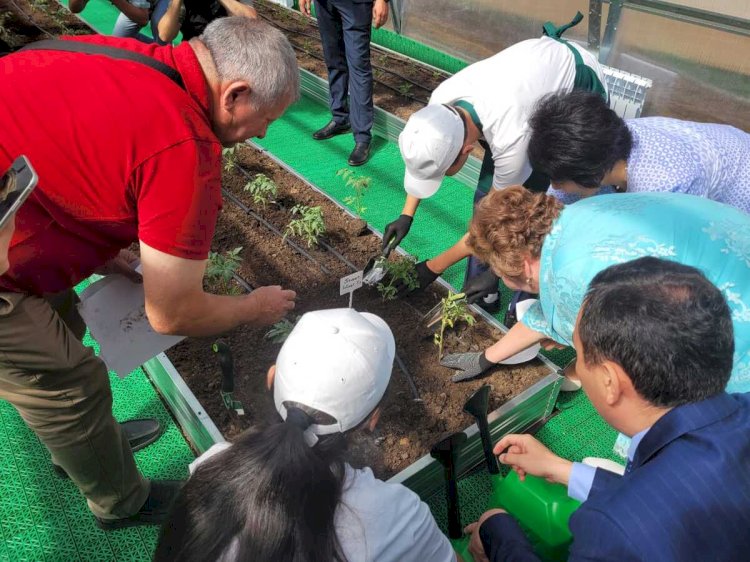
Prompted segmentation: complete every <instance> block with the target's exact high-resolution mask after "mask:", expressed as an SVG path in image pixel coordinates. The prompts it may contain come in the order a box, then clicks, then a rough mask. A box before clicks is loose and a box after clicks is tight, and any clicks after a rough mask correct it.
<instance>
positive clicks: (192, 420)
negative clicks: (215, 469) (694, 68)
mask: <svg viewBox="0 0 750 562" xmlns="http://www.w3.org/2000/svg"><path fill="white" fill-rule="evenodd" d="M143 370H144V371H145V372H146V374H147V376H148V378H149V379H150V380H151V383H152V384H153V385H154V387H156V389H157V390H158V391H159V394H161V396H162V398H163V399H164V401H165V402H166V403H167V405H168V406H169V409H170V410H171V411H172V414H173V415H174V417H175V419H176V420H177V423H178V424H179V425H180V427H181V428H182V430H183V432H184V434H185V435H186V436H187V437H188V439H189V440H190V444H191V445H192V446H193V448H194V449H195V450H197V451H198V452H199V453H203V452H205V451H206V450H207V449H208V448H209V447H211V445H213V444H214V443H219V442H221V441H224V436H223V435H222V434H221V432H220V431H219V428H217V427H216V424H215V423H214V422H213V420H212V419H211V417H210V416H209V415H208V414H207V413H206V410H205V408H203V406H201V403H200V402H199V401H198V399H197V398H196V397H195V395H194V394H193V391H192V390H190V388H189V387H188V385H187V384H185V381H184V380H183V378H182V377H181V376H180V373H179V372H177V369H176V368H175V366H174V365H172V362H171V361H170V360H169V358H168V357H167V356H166V355H165V354H164V353H160V354H159V355H157V356H156V357H154V358H153V359H149V360H148V361H146V362H145V363H144V364H143Z"/></svg>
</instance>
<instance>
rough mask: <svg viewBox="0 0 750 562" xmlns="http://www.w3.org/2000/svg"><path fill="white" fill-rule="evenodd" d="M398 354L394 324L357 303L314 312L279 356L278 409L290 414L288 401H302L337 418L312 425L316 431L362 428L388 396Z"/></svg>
mask: <svg viewBox="0 0 750 562" xmlns="http://www.w3.org/2000/svg"><path fill="white" fill-rule="evenodd" d="M395 353H396V342H395V340H394V339H393V334H392V333H391V329H390V328H389V327H388V324H386V323H385V321H384V320H383V319H382V318H380V317H378V316H375V315H374V314H369V313H367V312H357V311H356V310H354V309H352V308H337V309H330V310H317V311H314V312H308V313H307V314H305V315H304V316H302V318H300V319H299V321H298V322H297V325H296V326H295V327H294V329H293V330H292V332H291V334H289V337H288V338H287V339H286V341H285V342H284V345H283V346H282V348H281V351H280V352H279V356H278V358H277V359H276V374H275V376H274V383H273V399H274V404H275V405H276V410H277V411H278V412H279V414H281V417H282V418H284V419H286V415H287V411H286V406H285V403H287V402H297V403H299V404H304V405H305V406H309V407H310V408H314V409H315V410H318V411H320V412H324V413H326V414H328V415H329V416H331V417H333V418H335V419H336V423H334V424H330V425H312V426H310V428H309V429H308V432H310V433H312V434H314V435H328V434H332V433H344V432H345V431H348V430H350V429H352V428H354V427H357V426H358V425H359V424H360V423H362V422H363V421H364V420H365V418H367V416H368V415H369V414H370V413H372V411H373V410H374V409H375V407H376V406H377V405H378V403H379V402H380V400H381V399H382V398H383V395H384V394H385V390H386V388H387V387H388V382H389V381H390V379H391V371H392V369H393V357H394V355H395ZM306 433H307V432H306Z"/></svg>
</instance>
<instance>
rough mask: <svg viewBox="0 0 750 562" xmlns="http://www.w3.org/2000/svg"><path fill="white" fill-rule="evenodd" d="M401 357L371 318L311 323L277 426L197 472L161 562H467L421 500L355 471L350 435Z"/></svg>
mask: <svg viewBox="0 0 750 562" xmlns="http://www.w3.org/2000/svg"><path fill="white" fill-rule="evenodd" d="M394 353H395V342H394V339H393V334H392V333H391V330H390V329H389V328H388V325H387V324H386V323H385V322H384V321H383V320H382V319H380V318H379V317H377V316H375V315H373V314H368V313H366V312H363V313H359V312H356V311H355V310H353V309H349V308H344V309H334V310H320V311H316V312H308V313H307V314H305V315H304V316H302V318H301V319H300V320H299V322H298V323H297V325H296V326H295V328H294V330H293V331H292V333H291V334H290V335H289V337H288V338H287V340H286V342H285V343H284V345H283V346H282V348H281V351H280V352H279V355H278V358H277V361H276V365H274V366H272V367H271V369H270V370H269V373H268V384H269V386H271V385H273V400H274V404H275V406H276V410H277V412H278V414H279V415H278V416H274V419H272V420H269V423H268V424H267V425H264V426H256V427H253V428H251V429H249V430H247V431H246V432H245V433H243V434H242V435H241V436H240V437H239V438H238V439H237V441H236V442H235V443H234V444H233V445H231V446H230V445H229V444H228V443H220V444H217V445H214V446H213V447H212V448H211V449H209V450H208V451H207V452H206V453H205V454H204V455H203V456H201V457H200V458H198V459H197V460H196V461H195V462H194V463H193V464H192V465H191V470H192V471H193V474H192V476H191V477H190V479H189V480H188V481H187V483H186V484H185V486H184V488H183V489H182V491H181V493H180V495H179V496H178V498H177V501H176V503H175V505H174V510H173V513H172V516H171V518H170V519H169V520H168V521H167V522H166V523H165V525H164V526H163V528H162V532H161V536H160V539H159V544H158V546H157V549H156V555H155V557H154V560H155V561H156V562H161V561H167V560H169V561H178V562H180V561H181V562H187V561H204V560H221V561H222V562H232V561H240V560H256V561H261V562H265V561H274V562H280V561H286V560H294V561H295V562H313V561H320V562H331V561H332V560H336V561H348V562H363V561H373V562H375V561H377V562H409V561H423V560H429V561H430V562H454V561H456V560H458V557H457V555H456V554H455V553H454V552H453V549H452V548H451V545H450V543H449V542H448V539H447V538H446V537H445V536H444V535H442V534H441V533H440V530H439V529H438V527H437V525H436V523H435V521H434V520H433V518H432V515H431V514H430V511H429V509H428V508H427V506H426V505H425V504H424V503H422V502H421V501H420V500H419V498H418V497H417V495H416V494H414V493H413V492H411V491H410V490H408V489H407V488H406V487H404V486H402V485H400V484H388V483H386V482H382V481H380V480H378V479H377V478H375V477H374V476H373V474H372V472H371V471H370V469H369V468H365V469H362V470H358V469H355V468H353V467H352V466H351V465H349V464H348V463H347V462H346V442H347V435H348V434H349V433H350V432H351V431H353V430H355V429H357V428H369V429H370V430H372V429H373V428H374V427H375V424H376V423H377V421H378V418H379V416H380V408H379V406H378V404H379V403H380V401H381V400H382V398H383V395H384V393H385V391H386V387H387V386H388V382H389V380H390V376H391V369H392V367H393V357H394ZM459 562H460V561H459Z"/></svg>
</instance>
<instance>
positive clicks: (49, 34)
mask: <svg viewBox="0 0 750 562" xmlns="http://www.w3.org/2000/svg"><path fill="white" fill-rule="evenodd" d="M8 2H10V3H11V4H12V5H13V7H14V8H15V9H16V11H17V12H18V13H19V14H20V15H21V16H23V18H24V19H26V21H28V22H29V23H30V24H31V25H33V26H34V27H36V28H37V29H38V30H39V31H41V32H42V33H44V34H45V35H47V36H48V37H49V38H51V39H54V38H55V36H54V35H52V34H51V33H50V32H49V31H47V30H46V29H42V28H41V27H39V25H37V23H36V22H35V21H34V20H33V19H32V18H31V17H30V16H29V15H28V14H27V13H26V11H25V10H23V9H22V8H21V7H20V6H19V5H18V4H16V3H15V2H14V1H13V0H8Z"/></svg>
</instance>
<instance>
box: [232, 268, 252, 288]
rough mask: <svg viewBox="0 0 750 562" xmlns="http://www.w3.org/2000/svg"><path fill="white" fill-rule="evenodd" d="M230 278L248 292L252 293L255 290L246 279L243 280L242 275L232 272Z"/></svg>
mask: <svg viewBox="0 0 750 562" xmlns="http://www.w3.org/2000/svg"><path fill="white" fill-rule="evenodd" d="M232 279H234V280H235V281H237V283H238V284H239V285H240V286H241V287H242V288H243V289H245V290H246V291H247V292H248V293H252V292H253V291H254V290H255V287H253V286H252V285H251V284H250V283H248V282H247V281H245V279H244V278H243V277H241V276H239V275H237V273H234V272H232Z"/></svg>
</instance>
